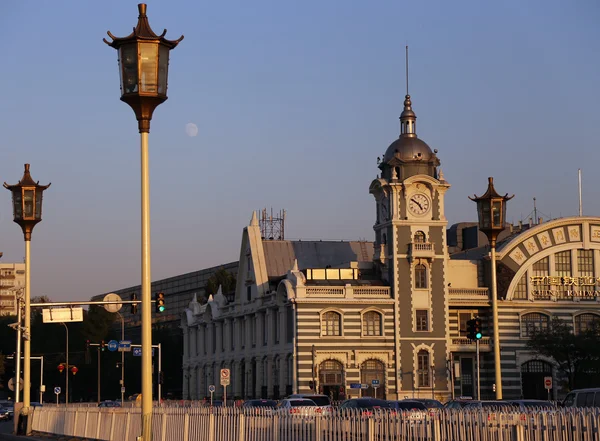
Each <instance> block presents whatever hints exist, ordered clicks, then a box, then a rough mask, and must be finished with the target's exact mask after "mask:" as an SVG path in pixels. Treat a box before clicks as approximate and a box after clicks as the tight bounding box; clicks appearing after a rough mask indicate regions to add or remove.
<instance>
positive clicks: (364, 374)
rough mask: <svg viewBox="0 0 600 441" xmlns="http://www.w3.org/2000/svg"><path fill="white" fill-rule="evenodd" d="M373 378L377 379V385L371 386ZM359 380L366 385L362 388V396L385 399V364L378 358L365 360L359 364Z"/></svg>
mask: <svg viewBox="0 0 600 441" xmlns="http://www.w3.org/2000/svg"><path fill="white" fill-rule="evenodd" d="M373 380H378V381H379V387H377V388H374V387H373ZM360 382H361V383H362V384H366V385H368V386H369V387H368V389H363V390H362V396H363V397H374V398H382V399H384V400H385V365H384V364H383V363H382V362H381V361H379V360H367V361H365V362H364V363H363V364H362V365H361V366H360Z"/></svg>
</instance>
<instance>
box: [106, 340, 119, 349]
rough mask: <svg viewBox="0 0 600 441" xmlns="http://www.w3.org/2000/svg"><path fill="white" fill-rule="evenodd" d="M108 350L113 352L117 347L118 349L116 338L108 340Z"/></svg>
mask: <svg viewBox="0 0 600 441" xmlns="http://www.w3.org/2000/svg"><path fill="white" fill-rule="evenodd" d="M107 346H108V350H109V351H111V352H115V351H116V350H117V349H119V342H118V341H117V340H111V341H109V342H108V345H107Z"/></svg>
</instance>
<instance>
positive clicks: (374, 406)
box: [339, 398, 390, 416]
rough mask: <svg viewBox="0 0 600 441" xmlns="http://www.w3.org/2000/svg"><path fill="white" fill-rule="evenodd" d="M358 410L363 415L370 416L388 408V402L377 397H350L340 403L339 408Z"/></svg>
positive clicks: (341, 409)
mask: <svg viewBox="0 0 600 441" xmlns="http://www.w3.org/2000/svg"><path fill="white" fill-rule="evenodd" d="M351 409H354V410H359V411H361V414H362V415H363V416H371V415H373V414H374V413H377V412H383V411H386V410H387V409H390V404H389V403H388V402H387V401H385V400H380V399H379V398H350V399H349V400H346V401H344V402H343V403H342V404H340V407H339V410H340V411H344V410H351Z"/></svg>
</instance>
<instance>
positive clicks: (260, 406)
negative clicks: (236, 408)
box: [242, 400, 277, 415]
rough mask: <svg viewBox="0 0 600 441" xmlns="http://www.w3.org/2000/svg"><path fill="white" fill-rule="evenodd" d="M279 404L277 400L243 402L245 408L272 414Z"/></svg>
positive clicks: (257, 412) (258, 412)
mask: <svg viewBox="0 0 600 441" xmlns="http://www.w3.org/2000/svg"><path fill="white" fill-rule="evenodd" d="M276 406H277V401H275V400H248V401H246V402H244V404H242V408H243V409H248V410H250V409H252V410H254V411H255V413H256V414H262V415H271V414H273V409H274V408H275V407H276Z"/></svg>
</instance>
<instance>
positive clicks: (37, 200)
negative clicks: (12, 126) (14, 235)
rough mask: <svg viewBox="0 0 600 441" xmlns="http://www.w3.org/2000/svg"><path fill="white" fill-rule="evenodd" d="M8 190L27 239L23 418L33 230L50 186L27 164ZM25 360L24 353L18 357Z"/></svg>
mask: <svg viewBox="0 0 600 441" xmlns="http://www.w3.org/2000/svg"><path fill="white" fill-rule="evenodd" d="M4 187H5V188H7V189H8V190H9V191H10V192H11V193H12V203H13V220H14V221H15V222H16V223H17V224H19V225H20V226H21V229H22V230H23V236H24V238H25V296H24V297H25V311H24V314H25V324H24V329H23V339H24V340H25V342H24V344H23V415H27V414H28V412H29V407H30V405H31V306H30V305H31V265H30V254H29V253H30V242H31V233H32V232H33V227H35V225H36V224H37V223H38V222H41V221H42V197H43V194H44V190H46V189H47V188H48V187H50V184H48V185H39V181H38V182H36V181H34V180H33V179H32V178H31V175H30V174H29V164H25V172H24V173H23V177H22V178H21V180H20V181H19V182H18V183H17V184H15V185H8V184H7V183H6V182H5V183H4ZM17 356H18V358H20V357H21V355H20V354H18V355H17ZM16 377H17V384H16V388H17V390H19V387H20V385H19V383H18V382H19V372H17V375H16Z"/></svg>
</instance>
